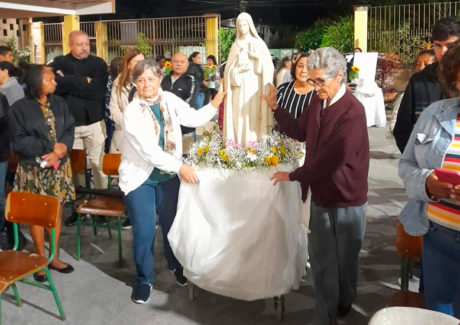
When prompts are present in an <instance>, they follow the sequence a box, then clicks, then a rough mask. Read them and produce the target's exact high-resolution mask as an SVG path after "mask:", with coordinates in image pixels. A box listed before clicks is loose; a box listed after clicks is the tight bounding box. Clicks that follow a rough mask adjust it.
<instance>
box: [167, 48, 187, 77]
mask: <svg viewBox="0 0 460 325" xmlns="http://www.w3.org/2000/svg"><path fill="white" fill-rule="evenodd" d="M187 69H188V59H187V56H186V55H185V54H184V53H175V54H174V55H173V57H172V58H171V70H172V74H173V76H174V77H175V78H178V77H180V76H181V75H183V74H184V73H185V72H186V71H187Z"/></svg>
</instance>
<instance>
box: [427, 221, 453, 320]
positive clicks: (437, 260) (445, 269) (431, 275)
mask: <svg viewBox="0 0 460 325" xmlns="http://www.w3.org/2000/svg"><path fill="white" fill-rule="evenodd" d="M422 254H423V281H424V287H425V291H424V295H425V305H426V307H427V308H428V309H431V310H436V311H439V312H442V313H445V314H449V315H453V316H455V317H457V318H458V317H460V232H459V231H455V230H451V229H447V228H444V227H442V226H440V225H438V224H436V223H432V222H430V230H429V231H428V233H426V234H425V235H424V236H423V253H422Z"/></svg>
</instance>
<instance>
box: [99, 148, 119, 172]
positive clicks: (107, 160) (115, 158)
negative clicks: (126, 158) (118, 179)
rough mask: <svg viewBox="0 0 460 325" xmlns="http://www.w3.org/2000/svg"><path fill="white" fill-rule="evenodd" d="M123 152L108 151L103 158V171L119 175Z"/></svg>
mask: <svg viewBox="0 0 460 325" xmlns="http://www.w3.org/2000/svg"><path fill="white" fill-rule="evenodd" d="M120 163H121V153H106V154H105V155H104V158H103V159H102V172H103V173H104V174H106V175H109V176H118V167H119V166H120Z"/></svg>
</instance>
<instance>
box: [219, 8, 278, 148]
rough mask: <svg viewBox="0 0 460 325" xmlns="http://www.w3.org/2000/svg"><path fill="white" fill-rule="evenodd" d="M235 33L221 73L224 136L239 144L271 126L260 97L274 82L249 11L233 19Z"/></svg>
mask: <svg viewBox="0 0 460 325" xmlns="http://www.w3.org/2000/svg"><path fill="white" fill-rule="evenodd" d="M236 29H237V36H236V40H235V42H234V43H233V45H232V47H231V49H230V54H229V56H228V60H227V65H226V67H225V75H224V89H225V91H226V92H227V96H226V98H225V106H224V107H225V108H224V110H225V113H224V130H223V132H224V137H225V138H226V139H227V140H233V141H235V142H237V143H239V144H241V145H243V146H244V145H246V143H247V142H249V141H257V140H259V139H260V138H262V137H263V136H264V135H267V134H268V133H269V132H270V131H271V129H272V127H273V115H272V112H271V110H270V109H269V108H268V107H267V103H266V102H265V101H264V100H262V98H261V95H262V94H268V92H269V87H268V84H269V83H271V82H272V81H273V70H274V69H273V62H272V58H271V55H270V52H269V51H268V48H267V45H266V44H265V42H264V41H263V40H262V39H261V38H260V37H259V35H258V34H257V31H256V28H255V26H254V23H253V21H252V18H251V16H250V15H249V14H248V13H245V12H243V13H241V14H240V15H239V16H238V18H237V19H236Z"/></svg>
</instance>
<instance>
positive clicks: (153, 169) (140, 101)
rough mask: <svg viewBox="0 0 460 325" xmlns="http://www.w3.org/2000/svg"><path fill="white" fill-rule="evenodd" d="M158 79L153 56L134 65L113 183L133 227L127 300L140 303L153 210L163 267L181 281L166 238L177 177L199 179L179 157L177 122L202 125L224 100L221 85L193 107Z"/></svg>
mask: <svg viewBox="0 0 460 325" xmlns="http://www.w3.org/2000/svg"><path fill="white" fill-rule="evenodd" d="M161 79H162V73H161V69H160V67H159V65H158V64H157V63H156V62H154V61H153V60H146V61H141V62H139V63H138V64H136V66H135V67H134V69H133V73H132V80H133V81H134V83H135V84H136V87H137V97H136V98H134V99H133V101H132V102H131V103H130V104H129V105H128V106H127V107H126V109H125V112H124V114H123V127H122V129H123V135H124V136H123V145H122V150H121V154H122V158H121V164H120V168H119V177H120V182H119V186H120V188H121V190H122V191H123V192H124V195H125V202H126V206H127V209H128V214H129V217H130V219H131V223H132V229H133V248H134V260H135V263H136V272H137V284H136V286H135V287H134V289H133V294H132V297H131V298H132V300H133V301H134V302H135V303H141V304H144V303H147V302H148V301H149V298H150V291H151V288H152V284H153V282H154V277H153V247H154V246H153V244H154V240H155V217H156V213H155V212H156V211H158V216H159V224H160V226H161V228H162V232H163V246H164V254H165V257H166V260H167V262H168V269H170V270H171V272H172V273H173V274H174V275H175V277H176V281H177V282H178V283H179V284H180V285H186V284H187V280H186V279H185V277H184V275H183V269H182V266H181V265H180V263H179V262H178V261H177V259H176V258H175V256H174V254H173V252H172V250H171V247H170V245H169V241H168V236H167V235H168V232H169V229H170V227H171V225H172V223H173V221H174V217H175V215H176V208H177V199H178V195H179V185H180V181H184V182H187V183H191V184H197V183H198V182H199V180H198V178H197V176H196V173H195V170H194V169H193V167H192V166H189V165H186V164H184V163H183V162H182V160H181V159H182V132H181V128H180V126H181V124H182V125H185V126H189V127H197V126H200V125H203V124H205V123H206V122H208V121H209V120H210V119H211V118H212V117H213V116H214V115H215V113H216V111H217V107H219V105H220V103H221V102H222V99H223V98H224V93H223V90H222V89H221V90H219V92H218V93H217V95H216V96H215V97H214V99H213V100H212V101H211V102H210V103H209V104H208V105H206V106H204V107H203V108H202V109H200V110H195V109H193V108H192V107H190V105H189V104H187V103H186V102H184V101H183V100H182V99H180V98H179V97H177V96H176V95H174V94H173V93H170V92H167V91H163V90H162V89H161V87H160V84H161ZM177 174H179V177H180V179H179V177H177Z"/></svg>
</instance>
